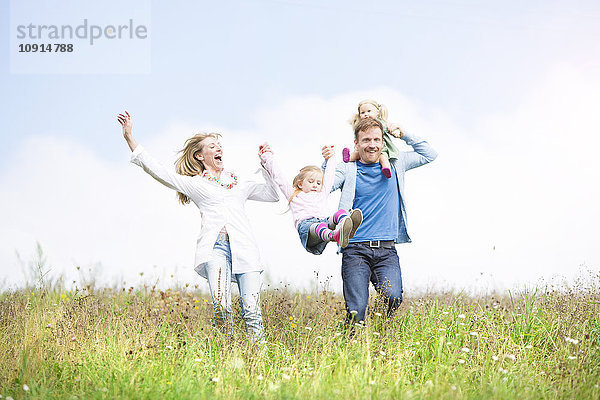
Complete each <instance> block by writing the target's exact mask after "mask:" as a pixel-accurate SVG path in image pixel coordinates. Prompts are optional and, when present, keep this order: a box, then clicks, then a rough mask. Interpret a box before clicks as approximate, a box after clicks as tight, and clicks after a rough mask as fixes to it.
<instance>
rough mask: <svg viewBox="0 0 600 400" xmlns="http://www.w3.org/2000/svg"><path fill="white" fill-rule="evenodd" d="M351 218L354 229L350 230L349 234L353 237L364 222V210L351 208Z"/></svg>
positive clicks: (349, 236) (350, 237)
mask: <svg viewBox="0 0 600 400" xmlns="http://www.w3.org/2000/svg"><path fill="white" fill-rule="evenodd" d="M350 220H351V221H352V229H351V230H350V235H348V238H349V239H352V238H353V237H354V235H355V234H356V231H357V229H358V227H359V226H360V224H362V220H363V215H362V211H360V210H359V209H358V208H357V209H354V210H350Z"/></svg>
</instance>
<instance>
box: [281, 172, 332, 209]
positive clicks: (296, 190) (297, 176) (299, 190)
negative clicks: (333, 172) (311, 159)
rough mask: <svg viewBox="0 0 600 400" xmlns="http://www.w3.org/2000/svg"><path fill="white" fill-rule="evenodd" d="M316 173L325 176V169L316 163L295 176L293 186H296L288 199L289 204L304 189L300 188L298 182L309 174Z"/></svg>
mask: <svg viewBox="0 0 600 400" xmlns="http://www.w3.org/2000/svg"><path fill="white" fill-rule="evenodd" d="M314 173H319V174H321V176H323V170H322V169H321V168H319V167H317V166H316V165H307V166H306V167H304V168H302V169H301V170H300V172H299V173H298V175H296V176H295V177H294V181H293V182H292V186H293V187H294V192H293V193H292V195H291V196H290V200H289V201H288V206H289V205H290V204H291V203H292V200H293V199H294V197H296V196H297V195H298V193H300V192H301V191H302V189H300V187H299V186H298V184H299V183H300V182H302V181H303V180H304V178H306V177H307V176H308V175H309V174H314Z"/></svg>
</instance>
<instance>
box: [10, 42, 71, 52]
mask: <svg viewBox="0 0 600 400" xmlns="http://www.w3.org/2000/svg"><path fill="white" fill-rule="evenodd" d="M72 52H73V44H71V43H68V44H67V43H47V44H46V43H41V44H37V43H33V44H32V43H22V44H19V53H72Z"/></svg>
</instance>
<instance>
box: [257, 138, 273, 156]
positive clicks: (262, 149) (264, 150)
mask: <svg viewBox="0 0 600 400" xmlns="http://www.w3.org/2000/svg"><path fill="white" fill-rule="evenodd" d="M265 153H271V154H273V150H271V146H270V145H269V143H267V142H264V143H263V144H261V145H260V146H258V158H260V159H261V161H262V158H261V156H262V155H263V154H265Z"/></svg>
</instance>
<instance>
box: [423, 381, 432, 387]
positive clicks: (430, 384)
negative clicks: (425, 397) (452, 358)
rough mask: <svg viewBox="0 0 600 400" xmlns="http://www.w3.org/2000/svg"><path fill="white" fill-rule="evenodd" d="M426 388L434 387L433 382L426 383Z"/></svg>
mask: <svg viewBox="0 0 600 400" xmlns="http://www.w3.org/2000/svg"><path fill="white" fill-rule="evenodd" d="M425 386H427V387H433V382H431V381H427V382H425Z"/></svg>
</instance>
